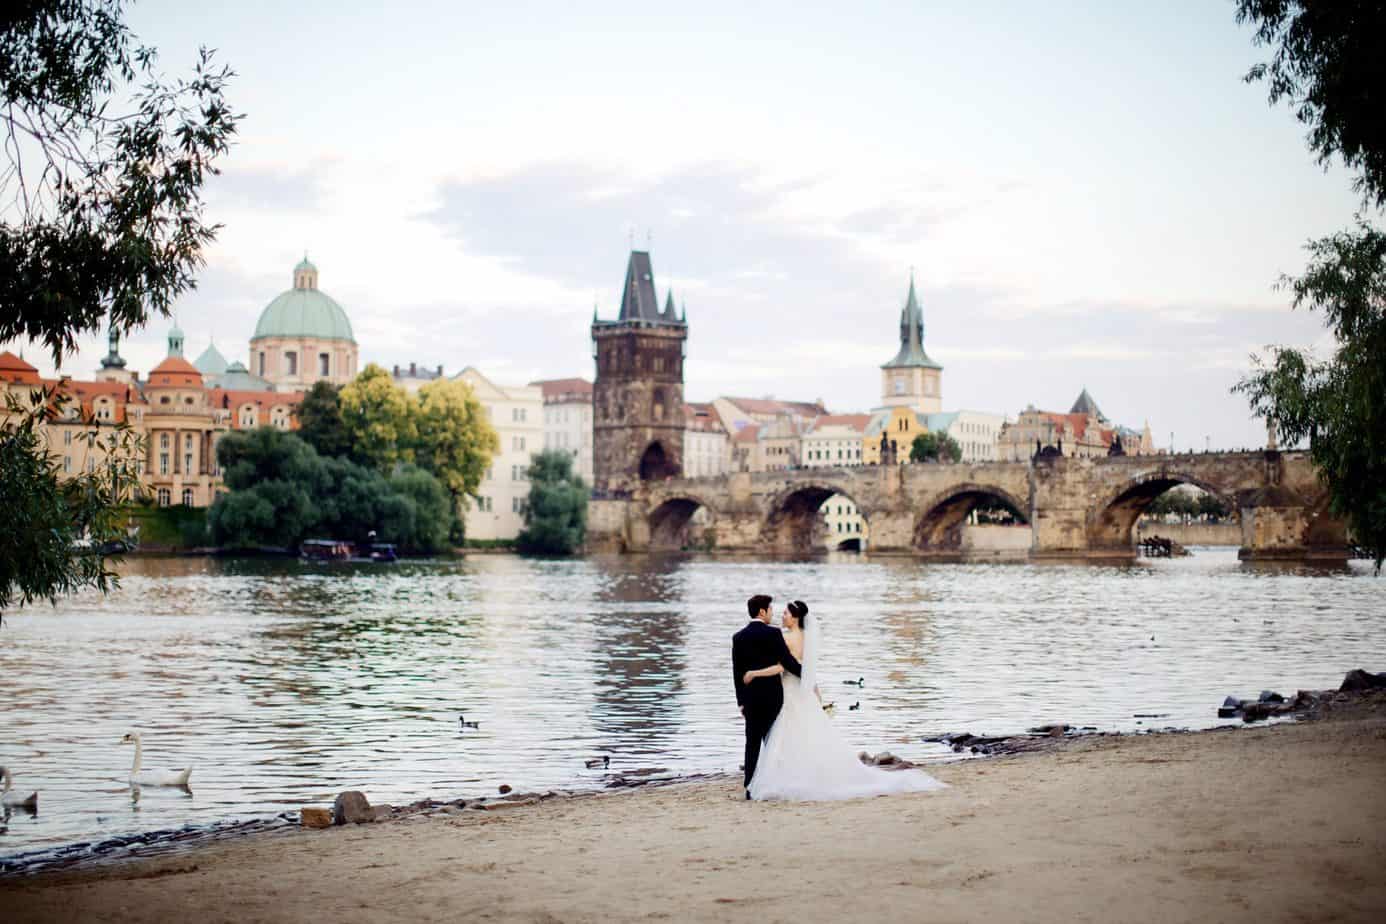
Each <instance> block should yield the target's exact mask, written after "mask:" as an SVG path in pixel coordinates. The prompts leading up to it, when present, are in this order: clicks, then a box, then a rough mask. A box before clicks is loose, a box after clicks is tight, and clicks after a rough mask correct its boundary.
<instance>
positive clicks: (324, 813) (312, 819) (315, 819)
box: [298, 806, 332, 828]
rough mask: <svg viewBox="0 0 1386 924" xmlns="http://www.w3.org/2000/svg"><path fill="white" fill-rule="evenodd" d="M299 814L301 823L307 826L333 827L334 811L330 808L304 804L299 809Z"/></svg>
mask: <svg viewBox="0 0 1386 924" xmlns="http://www.w3.org/2000/svg"><path fill="white" fill-rule="evenodd" d="M298 814H299V823H300V824H301V825H303V827H305V828H330V827H332V812H331V810H329V809H325V808H310V807H308V806H304V807H303V808H301V809H299V810H298Z"/></svg>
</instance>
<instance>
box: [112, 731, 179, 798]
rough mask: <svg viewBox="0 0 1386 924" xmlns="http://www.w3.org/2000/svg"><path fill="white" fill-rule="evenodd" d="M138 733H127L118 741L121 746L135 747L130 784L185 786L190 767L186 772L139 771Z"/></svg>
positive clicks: (140, 750)
mask: <svg viewBox="0 0 1386 924" xmlns="http://www.w3.org/2000/svg"><path fill="white" fill-rule="evenodd" d="M140 740H141V739H140V733H139V732H129V733H127V734H126V736H125V737H124V738H121V739H120V743H121V744H133V745H134V746H135V764H134V766H132V767H131V768H130V782H131V783H138V784H139V785H141V786H187V785H188V780H189V779H190V778H191V777H192V767H189V768H187V769H186V770H145V771H141V770H140V758H141V757H142V756H143V753H144V752H143V748H142V747H141V746H140Z"/></svg>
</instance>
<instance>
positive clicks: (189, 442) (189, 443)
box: [183, 433, 193, 449]
mask: <svg viewBox="0 0 1386 924" xmlns="http://www.w3.org/2000/svg"><path fill="white" fill-rule="evenodd" d="M192 441H193V438H192V434H191V433H189V434H188V435H187V437H186V438H185V439H184V440H183V446H184V448H186V449H192V445H193V444H192Z"/></svg>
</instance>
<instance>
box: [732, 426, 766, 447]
mask: <svg viewBox="0 0 1386 924" xmlns="http://www.w3.org/2000/svg"><path fill="white" fill-rule="evenodd" d="M759 433H760V425H759V424H748V425H747V426H744V427H742V428H741V429H740V430H737V431H736V435H735V436H733V437H732V442H733V443H754V442H755V441H756V436H757V435H758V434H759Z"/></svg>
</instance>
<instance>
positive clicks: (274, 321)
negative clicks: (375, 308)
mask: <svg viewBox="0 0 1386 924" xmlns="http://www.w3.org/2000/svg"><path fill="white" fill-rule="evenodd" d="M261 337H311V338H313V339H315V340H349V341H351V342H352V343H355V342H356V338H355V337H354V336H352V333H351V321H349V320H347V316H346V312H345V311H343V310H342V306H341V305H339V304H337V303H336V302H335V301H333V300H332V298H331V297H330V296H328V295H327V294H326V293H324V292H322V291H321V290H319V289H318V270H317V267H315V266H313V264H311V263H309V262H308V259H307V258H306V257H305V258H304V260H303V262H302V263H300V264H298V266H296V267H294V287H293V288H292V289H289V290H288V291H287V292H283V293H281V294H280V295H279V296H278V297H277V298H275V300H274V301H272V302H270V303H269V304H268V305H267V306H265V310H264V311H263V312H262V313H261V314H260V323H258V324H256V325H255V335H254V336H253V337H251V338H250V339H251V340H259V339H260V338H261Z"/></svg>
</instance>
